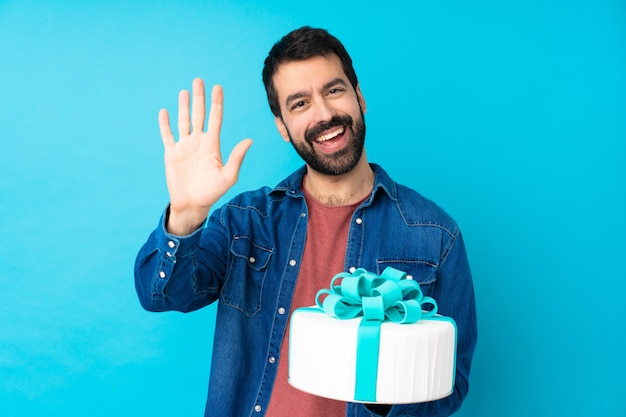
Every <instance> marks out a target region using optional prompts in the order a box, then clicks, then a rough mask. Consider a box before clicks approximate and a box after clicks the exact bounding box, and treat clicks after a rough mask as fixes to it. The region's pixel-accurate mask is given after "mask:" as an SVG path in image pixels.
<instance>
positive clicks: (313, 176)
mask: <svg viewBox="0 0 626 417" xmlns="http://www.w3.org/2000/svg"><path fill="white" fill-rule="evenodd" d="M304 185H305V187H306V189H307V191H308V192H309V193H310V194H311V195H312V196H313V198H315V199H316V200H317V201H319V202H320V203H322V204H325V205H328V206H346V205H349V204H354V203H357V202H359V201H361V200H363V199H364V198H365V197H367V196H368V195H369V194H370V193H371V192H372V188H373V187H374V171H373V170H372V168H371V167H370V165H369V163H368V162H367V158H366V157H365V152H363V155H362V156H361V159H360V160H359V162H358V164H357V165H356V166H355V167H354V168H353V169H352V170H351V171H350V172H347V173H345V174H343V175H325V174H321V173H319V172H317V171H313V170H312V169H310V168H308V170H307V174H306V176H305V177H304Z"/></svg>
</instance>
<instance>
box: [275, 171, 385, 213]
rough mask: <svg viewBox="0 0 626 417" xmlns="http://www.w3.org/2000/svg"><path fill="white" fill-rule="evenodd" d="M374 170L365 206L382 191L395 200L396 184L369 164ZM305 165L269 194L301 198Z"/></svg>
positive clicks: (383, 172)
mask: <svg viewBox="0 0 626 417" xmlns="http://www.w3.org/2000/svg"><path fill="white" fill-rule="evenodd" d="M370 166H371V167H372V169H373V170H374V188H373V189H372V193H371V195H370V197H369V198H368V199H367V200H366V201H365V202H364V204H365V205H369V204H371V202H372V201H373V199H374V197H375V196H376V195H377V194H378V193H379V192H380V191H384V192H385V193H386V194H387V196H388V197H389V198H391V199H392V200H394V201H395V200H396V199H397V189H396V183H395V182H394V181H393V180H392V179H391V177H389V174H387V172H386V171H385V170H384V169H383V168H382V167H381V166H380V165H378V164H370ZM306 169H307V168H306V165H303V166H302V167H300V168H299V169H298V170H296V171H295V172H293V173H292V174H291V175H289V176H288V177H287V178H285V179H284V180H282V181H281V182H280V183H279V184H278V185H277V186H276V187H274V188H273V189H271V190H270V191H269V194H275V193H279V194H287V195H288V196H290V197H302V196H303V193H302V179H303V178H304V175H305V174H306Z"/></svg>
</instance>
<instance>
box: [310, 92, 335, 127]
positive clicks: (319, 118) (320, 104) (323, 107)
mask: <svg viewBox="0 0 626 417" xmlns="http://www.w3.org/2000/svg"><path fill="white" fill-rule="evenodd" d="M313 110H314V115H313V117H314V122H315V123H321V122H327V121H329V120H330V119H332V118H333V116H334V115H335V110H334V109H333V107H332V106H330V103H328V102H327V101H326V100H324V99H323V98H319V99H318V100H315V103H314V105H313Z"/></svg>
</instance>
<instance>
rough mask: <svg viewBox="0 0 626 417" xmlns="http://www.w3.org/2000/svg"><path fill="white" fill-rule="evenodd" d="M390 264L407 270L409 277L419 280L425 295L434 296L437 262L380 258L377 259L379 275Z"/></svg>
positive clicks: (404, 270) (398, 268)
mask: <svg viewBox="0 0 626 417" xmlns="http://www.w3.org/2000/svg"><path fill="white" fill-rule="evenodd" d="M388 266H390V267H392V268H395V269H397V270H399V271H402V272H406V275H407V278H409V277H410V278H411V279H413V280H415V281H417V283H418V284H419V285H420V289H421V290H422V293H423V294H424V295H426V296H429V297H432V292H433V290H434V286H435V281H436V280H437V264H435V263H434V262H430V261H425V260H412V259H408V260H400V259H393V260H385V259H378V260H377V261H376V268H377V273H378V275H380V274H382V272H383V271H384V270H385V268H387V267H388Z"/></svg>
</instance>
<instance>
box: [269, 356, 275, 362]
mask: <svg viewBox="0 0 626 417" xmlns="http://www.w3.org/2000/svg"><path fill="white" fill-rule="evenodd" d="M268 360H269V361H270V363H275V362H276V358H275V357H273V356H270V358H269V359H268Z"/></svg>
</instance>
